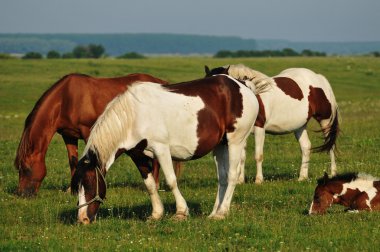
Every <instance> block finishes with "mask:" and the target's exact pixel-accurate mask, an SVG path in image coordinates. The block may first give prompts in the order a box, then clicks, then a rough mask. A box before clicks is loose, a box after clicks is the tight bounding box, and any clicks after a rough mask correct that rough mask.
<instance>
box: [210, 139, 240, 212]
mask: <svg viewBox="0 0 380 252" xmlns="http://www.w3.org/2000/svg"><path fill="white" fill-rule="evenodd" d="M245 144H246V139H245V141H242V142H241V143H239V144H233V143H231V142H229V145H228V147H227V146H225V145H223V147H222V148H221V150H220V151H218V152H217V153H216V160H217V161H223V163H222V164H223V165H220V164H218V170H221V171H220V172H219V187H218V194H217V198H216V201H215V205H214V209H213V212H212V213H211V215H210V216H209V217H210V218H213V219H224V218H225V217H226V216H227V215H228V213H229V210H230V205H231V201H232V196H233V193H234V190H235V187H236V184H237V182H238V176H239V173H240V170H239V169H240V162H241V155H242V151H244V146H245ZM227 148H228V150H227V151H226V149H227ZM218 203H219V204H218ZM217 205H218V206H217Z"/></svg>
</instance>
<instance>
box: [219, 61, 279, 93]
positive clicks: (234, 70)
mask: <svg viewBox="0 0 380 252" xmlns="http://www.w3.org/2000/svg"><path fill="white" fill-rule="evenodd" d="M224 68H225V69H228V75H230V76H231V77H233V78H235V79H237V80H239V81H245V82H246V84H247V85H248V86H249V84H250V83H247V81H249V82H251V83H252V84H253V85H254V87H255V93H256V94H260V93H263V92H265V91H266V90H267V89H268V88H269V87H270V86H272V85H274V81H273V79H272V78H271V77H269V76H267V75H265V74H263V73H261V72H259V71H256V70H253V69H251V68H249V67H247V66H245V65H243V64H237V65H227V66H224Z"/></svg>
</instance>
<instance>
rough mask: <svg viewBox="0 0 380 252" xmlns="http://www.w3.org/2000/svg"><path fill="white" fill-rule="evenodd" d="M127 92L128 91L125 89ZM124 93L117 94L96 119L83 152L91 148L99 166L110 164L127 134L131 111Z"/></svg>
mask: <svg viewBox="0 0 380 252" xmlns="http://www.w3.org/2000/svg"><path fill="white" fill-rule="evenodd" d="M127 92H128V91H127ZM130 104H131V103H130V102H128V100H127V99H125V94H124V95H120V96H117V97H116V98H115V99H113V100H112V101H111V102H110V103H109V104H108V105H107V107H106V108H105V110H104V112H103V113H102V114H101V115H100V116H99V117H98V119H97V120H96V122H95V124H94V126H93V128H92V130H91V134H90V137H89V138H88V141H87V145H86V147H85V149H84V151H83V153H84V154H85V153H87V152H88V151H90V150H93V151H95V152H96V153H97V158H98V161H99V163H100V166H101V167H104V166H105V167H106V168H107V169H108V167H109V166H110V165H111V164H112V162H113V160H114V157H115V154H116V152H117V150H118V149H119V146H120V144H121V142H123V141H124V140H125V139H126V137H127V135H128V134H129V131H130V130H129V129H130V128H131V122H132V121H133V112H132V110H131V109H130V107H131V105H130Z"/></svg>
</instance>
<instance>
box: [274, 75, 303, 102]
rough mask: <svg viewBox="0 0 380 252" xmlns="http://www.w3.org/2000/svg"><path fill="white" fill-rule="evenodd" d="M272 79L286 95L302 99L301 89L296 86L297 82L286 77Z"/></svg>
mask: <svg viewBox="0 0 380 252" xmlns="http://www.w3.org/2000/svg"><path fill="white" fill-rule="evenodd" d="M274 81H275V82H276V84H277V87H278V88H279V89H281V90H282V91H283V92H284V93H285V94H286V95H289V96H290V97H292V98H294V99H297V100H302V98H303V94H302V90H301V89H300V87H299V86H298V84H297V82H295V81H294V80H292V79H290V78H287V77H276V78H274Z"/></svg>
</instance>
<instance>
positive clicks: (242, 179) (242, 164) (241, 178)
mask: <svg viewBox="0 0 380 252" xmlns="http://www.w3.org/2000/svg"><path fill="white" fill-rule="evenodd" d="M246 147H247V144H245V146H244V149H243V151H242V152H241V158H240V162H239V166H240V174H239V178H238V184H244V182H245V174H244V173H245V172H244V171H245V160H246V158H247V155H246Z"/></svg>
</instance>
